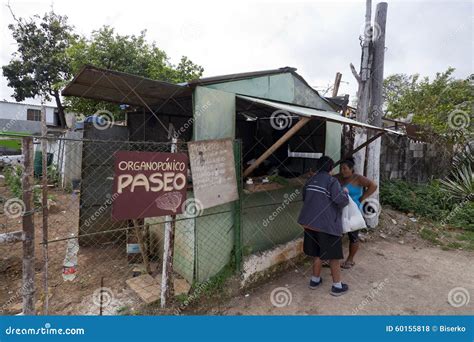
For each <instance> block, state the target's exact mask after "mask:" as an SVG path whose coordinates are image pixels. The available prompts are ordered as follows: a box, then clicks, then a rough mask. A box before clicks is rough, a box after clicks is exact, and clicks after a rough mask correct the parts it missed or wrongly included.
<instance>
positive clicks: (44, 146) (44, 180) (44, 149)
mask: <svg viewBox="0 0 474 342" xmlns="http://www.w3.org/2000/svg"><path fill="white" fill-rule="evenodd" d="M41 135H42V136H43V138H42V139H41V155H42V157H43V160H42V162H43V164H42V168H41V169H42V171H43V172H42V173H41V185H42V198H41V206H42V209H43V229H42V233H43V315H47V314H48V310H49V295H48V292H49V290H48V286H49V285H48V262H49V255H48V140H47V139H46V136H47V135H48V129H47V127H46V109H45V107H44V106H41Z"/></svg>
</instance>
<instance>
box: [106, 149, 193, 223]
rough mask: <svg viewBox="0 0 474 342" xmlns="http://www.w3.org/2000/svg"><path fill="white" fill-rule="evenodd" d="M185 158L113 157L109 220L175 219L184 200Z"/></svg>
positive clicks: (155, 154) (153, 155)
mask: <svg viewBox="0 0 474 342" xmlns="http://www.w3.org/2000/svg"><path fill="white" fill-rule="evenodd" d="M187 172H188V156H187V155H186V154H184V153H163V152H130V151H118V152H116V153H115V171H114V192H113V196H112V201H113V204H112V218H113V219H115V220H125V219H137V218H144V217H156V216H165V215H176V214H179V213H181V212H182V211H183V208H182V204H183V202H184V201H185V200H186V187H187Z"/></svg>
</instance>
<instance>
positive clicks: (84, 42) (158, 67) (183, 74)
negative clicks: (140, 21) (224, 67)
mask: <svg viewBox="0 0 474 342" xmlns="http://www.w3.org/2000/svg"><path fill="white" fill-rule="evenodd" d="M68 54H69V56H70V58H71V67H72V70H73V73H77V72H78V71H79V70H80V68H81V67H82V66H83V65H84V64H92V65H94V66H97V67H102V68H107V69H111V70H116V71H122V72H127V73H131V74H135V75H139V76H143V77H147V78H151V79H156V80H162V81H168V82H172V83H178V82H185V81H189V80H192V79H196V78H199V77H201V75H202V72H203V70H204V69H203V68H202V67H201V66H199V65H196V64H194V63H193V62H192V61H191V60H189V59H188V58H187V57H185V56H183V57H182V58H181V61H180V62H179V64H178V65H173V64H172V63H171V62H170V60H169V57H168V56H167V55H166V53H165V52H164V51H163V50H161V49H160V48H158V47H157V46H156V44H155V43H154V42H153V43H148V42H147V40H146V31H142V32H141V33H140V34H139V35H138V36H135V35H130V36H129V35H124V36H123V35H119V34H117V33H115V31H114V29H113V28H111V27H109V26H103V27H102V28H100V29H99V30H96V31H93V32H92V35H91V37H90V38H89V39H87V38H81V39H78V40H77V41H75V42H74V43H73V44H72V45H71V47H70V48H69V49H68ZM66 101H67V104H68V106H69V108H70V110H71V111H73V112H77V113H84V114H93V113H95V112H97V111H98V110H103V109H106V110H109V111H111V112H112V113H114V114H116V115H120V109H119V106H117V105H114V104H110V103H105V102H100V101H95V100H89V99H84V98H77V97H69V98H67V99H66Z"/></svg>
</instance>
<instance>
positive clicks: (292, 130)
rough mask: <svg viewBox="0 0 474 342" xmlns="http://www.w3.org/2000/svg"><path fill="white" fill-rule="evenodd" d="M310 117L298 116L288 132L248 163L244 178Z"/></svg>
mask: <svg viewBox="0 0 474 342" xmlns="http://www.w3.org/2000/svg"><path fill="white" fill-rule="evenodd" d="M310 120H311V118H309V117H306V116H303V117H301V118H300V120H299V121H298V122H297V123H296V125H294V126H293V127H291V128H290V129H289V130H288V132H286V133H285V134H284V135H283V136H282V137H281V138H280V139H278V140H277V141H276V142H275V143H274V144H273V145H272V146H270V148H269V149H268V150H266V151H265V152H264V153H263V154H262V155H261V156H260V157H258V159H257V160H256V161H255V162H254V163H253V164H252V165H250V166H249V167H248V168H247V169H246V170H245V171H244V178H245V177H247V176H248V175H250V174H251V173H252V172H253V171H254V170H255V169H256V168H257V167H259V166H260V164H262V163H263V162H264V161H265V160H267V159H268V157H270V156H271V155H272V153H273V152H275V151H276V150H277V149H278V148H279V147H280V146H281V145H283V144H284V143H285V142H287V141H288V140H289V139H290V138H291V137H292V136H293V135H295V134H296V132H298V131H299V130H300V129H301V128H302V127H303V126H304V125H306V124H307V123H308V122H309V121H310Z"/></svg>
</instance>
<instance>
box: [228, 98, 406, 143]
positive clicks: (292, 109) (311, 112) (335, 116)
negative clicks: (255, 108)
mask: <svg viewBox="0 0 474 342" xmlns="http://www.w3.org/2000/svg"><path fill="white" fill-rule="evenodd" d="M237 97H238V98H240V99H243V100H246V101H250V102H254V103H257V104H260V105H264V106H268V107H272V108H274V109H276V110H282V111H286V112H288V113H290V114H296V115H299V116H305V117H316V118H319V119H323V120H327V121H332V122H337V123H340V124H345V125H350V126H357V127H364V128H368V129H373V130H377V131H384V132H387V133H393V134H397V135H404V134H403V133H401V132H397V131H394V130H391V129H386V128H382V127H377V126H372V125H369V124H365V123H362V122H359V121H356V120H352V119H349V118H346V117H344V116H341V115H340V114H339V113H336V112H330V111H325V110H319V109H314V108H308V107H301V106H297V105H293V104H288V103H281V102H275V101H270V100H264V99H259V98H256V97H250V96H243V95H237Z"/></svg>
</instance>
